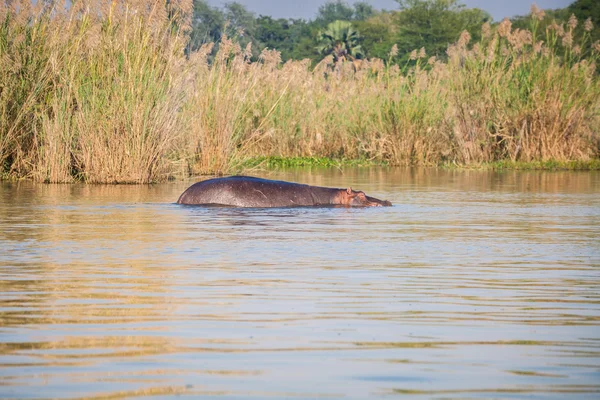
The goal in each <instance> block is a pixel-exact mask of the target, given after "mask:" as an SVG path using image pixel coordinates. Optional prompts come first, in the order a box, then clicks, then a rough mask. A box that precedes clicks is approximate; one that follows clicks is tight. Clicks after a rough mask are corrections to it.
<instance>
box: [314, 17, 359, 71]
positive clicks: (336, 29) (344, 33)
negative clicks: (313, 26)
mask: <svg viewBox="0 0 600 400" xmlns="http://www.w3.org/2000/svg"><path fill="white" fill-rule="evenodd" d="M359 41H360V35H359V34H358V32H357V31H356V30H355V29H354V27H353V26H352V23H350V22H348V21H333V22H332V23H330V24H329V25H327V28H326V29H325V30H323V31H321V32H319V46H317V50H318V51H319V53H320V54H322V55H324V56H327V55H333V57H334V59H335V60H336V61H337V60H346V59H353V58H360V57H362V55H363V54H362V47H361V45H360V44H359Z"/></svg>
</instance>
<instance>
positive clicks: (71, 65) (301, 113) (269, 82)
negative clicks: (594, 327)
mask: <svg viewBox="0 0 600 400" xmlns="http://www.w3.org/2000/svg"><path fill="white" fill-rule="evenodd" d="M36 4H37V5H36V6H35V7H31V6H30V2H28V1H22V2H21V3H19V2H14V1H13V2H10V6H9V5H8V2H6V3H5V2H0V168H1V170H2V173H3V175H4V176H14V177H27V178H31V179H35V180H38V181H46V182H70V181H73V180H84V181H86V182H103V183H145V182H152V181H159V180H162V179H166V178H167V177H171V176H181V175H187V174H190V173H193V174H197V173H225V172H228V171H231V170H232V169H235V168H236V167H237V166H239V165H243V163H244V161H245V160H246V159H248V158H252V157H265V156H274V157H332V158H347V159H348V158H356V159H373V160H379V161H386V162H388V163H389V164H392V165H408V164H417V165H435V164H440V163H449V162H451V163H457V164H466V165H468V164H472V163H481V162H494V161H547V160H557V161H568V160H578V161H585V160H588V159H591V158H598V157H600V136H599V128H600V117H599V114H598V111H599V105H600V84H599V79H598V73H597V68H596V61H597V59H598V55H599V52H600V44H598V43H589V31H590V30H591V29H592V28H593V27H591V25H590V23H589V22H586V23H585V25H584V26H579V27H578V26H577V21H576V20H574V19H571V20H570V21H569V22H568V23H567V24H566V25H565V24H558V23H555V24H552V25H550V26H549V28H548V29H545V30H544V31H543V32H538V31H537V24H538V21H539V19H541V18H543V15H542V12H541V11H539V10H537V9H535V8H534V9H533V10H532V12H533V14H532V15H533V16H534V18H532V21H533V23H532V27H531V30H530V31H521V30H512V27H511V26H510V23H509V22H508V21H504V22H502V23H501V24H500V25H499V26H498V27H497V28H496V29H492V27H490V26H489V25H484V27H483V35H482V40H481V42H479V43H475V44H471V43H469V42H470V38H469V37H468V35H467V34H466V33H465V34H463V35H462V36H461V38H459V40H458V42H457V43H455V44H453V45H451V46H450V47H449V49H448V61H447V62H440V61H438V60H435V58H427V56H426V55H425V54H424V51H415V52H413V53H412V54H411V61H410V62H409V63H408V64H407V65H404V66H395V65H391V64H389V63H385V62H384V61H382V60H376V59H375V60H364V61H361V62H355V63H350V62H340V63H333V61H332V58H331V57H327V58H325V59H324V60H323V61H322V62H321V63H319V64H318V65H316V66H314V67H313V66H311V65H310V64H309V62H308V61H290V62H287V63H285V64H283V65H282V64H281V59H280V57H279V53H277V52H276V51H274V50H265V51H263V52H262V54H261V56H260V58H259V60H257V61H253V60H252V59H251V54H252V52H251V49H250V48H246V49H242V48H240V47H239V45H237V44H236V43H233V42H231V41H230V40H229V39H227V38H224V39H223V41H222V43H220V46H219V52H218V54H217V55H216V57H215V58H214V60H213V61H211V62H210V63H209V62H208V61H207V59H208V55H209V54H210V52H211V49H212V47H211V46H210V45H207V46H205V47H203V48H201V49H200V50H199V51H197V52H194V53H192V54H185V53H184V49H185V45H186V40H187V29H188V18H189V16H190V12H191V2H190V1H187V0H181V1H179V2H175V1H172V2H170V5H169V8H166V7H165V2H164V1H155V2H146V1H126V0H122V1H108V0H102V1H93V2H92V1H90V2H85V1H77V2H75V3H74V5H73V7H70V8H67V7H65V6H64V4H61V3H60V2H50V3H48V2H45V3H44V2H37V3H36ZM576 32H581V33H582V34H581V35H580V37H581V40H580V42H579V43H574V41H573V37H574V36H575V33H576ZM395 51H396V49H395V48H394V49H392V51H391V54H390V55H391V56H393V55H394V54H393V53H394V52H395ZM582 54H586V58H585V59H584V58H582Z"/></svg>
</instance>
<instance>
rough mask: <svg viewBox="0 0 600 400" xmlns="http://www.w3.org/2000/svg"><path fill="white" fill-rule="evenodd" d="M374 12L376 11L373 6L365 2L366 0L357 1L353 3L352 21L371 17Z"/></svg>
mask: <svg viewBox="0 0 600 400" xmlns="http://www.w3.org/2000/svg"><path fill="white" fill-rule="evenodd" d="M376 14H377V11H375V8H373V6H372V5H370V4H369V3H367V2H366V1H359V2H357V3H354V14H353V20H354V21H364V20H366V19H369V18H371V17H373V16H374V15H376Z"/></svg>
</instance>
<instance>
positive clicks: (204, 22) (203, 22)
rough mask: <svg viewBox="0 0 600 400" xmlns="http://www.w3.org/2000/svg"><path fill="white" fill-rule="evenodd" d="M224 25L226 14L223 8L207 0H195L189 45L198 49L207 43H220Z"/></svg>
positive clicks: (193, 48)
mask: <svg viewBox="0 0 600 400" xmlns="http://www.w3.org/2000/svg"><path fill="white" fill-rule="evenodd" d="M224 25H225V16H224V15H223V13H222V12H221V10H219V9H218V8H215V7H211V6H210V5H209V4H208V2H207V1H206V0H194V14H193V17H192V31H191V33H190V44H189V47H190V48H191V49H192V50H196V49H198V48H200V46H202V45H203V44H205V43H218V42H219V41H220V40H221V35H222V34H223V26H224Z"/></svg>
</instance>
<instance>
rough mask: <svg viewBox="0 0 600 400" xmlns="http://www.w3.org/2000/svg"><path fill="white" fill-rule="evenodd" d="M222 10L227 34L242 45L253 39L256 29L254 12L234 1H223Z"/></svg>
mask: <svg viewBox="0 0 600 400" xmlns="http://www.w3.org/2000/svg"><path fill="white" fill-rule="evenodd" d="M223 11H224V15H225V20H226V21H227V32H226V33H227V36H228V37H230V38H236V39H238V40H239V42H240V44H242V45H246V44H247V43H248V42H250V41H253V39H254V35H255V29H256V18H255V16H254V13H253V12H251V11H248V9H247V8H246V7H245V6H244V5H243V4H241V3H238V2H236V1H234V2H231V3H225V8H224V10H223Z"/></svg>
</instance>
